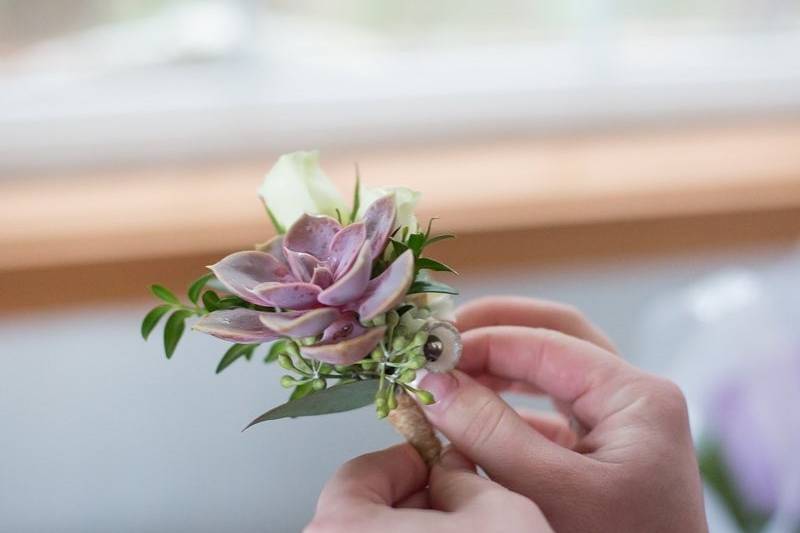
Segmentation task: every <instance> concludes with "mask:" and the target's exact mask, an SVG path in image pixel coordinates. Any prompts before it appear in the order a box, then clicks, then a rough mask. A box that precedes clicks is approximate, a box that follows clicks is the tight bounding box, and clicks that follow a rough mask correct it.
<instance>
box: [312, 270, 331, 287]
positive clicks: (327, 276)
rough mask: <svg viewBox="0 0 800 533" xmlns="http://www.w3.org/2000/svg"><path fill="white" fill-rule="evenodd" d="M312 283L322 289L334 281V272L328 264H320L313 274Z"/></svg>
mask: <svg viewBox="0 0 800 533" xmlns="http://www.w3.org/2000/svg"><path fill="white" fill-rule="evenodd" d="M311 283H313V284H314V285H317V286H319V287H320V288H322V289H327V288H328V287H330V285H331V283H333V273H332V272H331V269H330V268H328V267H326V266H318V267H317V268H315V269H314V273H313V274H312V275H311Z"/></svg>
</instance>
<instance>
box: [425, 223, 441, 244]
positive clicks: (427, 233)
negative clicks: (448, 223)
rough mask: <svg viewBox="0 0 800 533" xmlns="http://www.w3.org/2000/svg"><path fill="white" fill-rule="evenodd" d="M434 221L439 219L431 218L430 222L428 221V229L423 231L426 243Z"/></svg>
mask: <svg viewBox="0 0 800 533" xmlns="http://www.w3.org/2000/svg"><path fill="white" fill-rule="evenodd" d="M434 220H439V217H432V218H431V219H430V220H428V229H426V230H425V240H426V241H427V240H428V237H430V236H431V226H433V221H434Z"/></svg>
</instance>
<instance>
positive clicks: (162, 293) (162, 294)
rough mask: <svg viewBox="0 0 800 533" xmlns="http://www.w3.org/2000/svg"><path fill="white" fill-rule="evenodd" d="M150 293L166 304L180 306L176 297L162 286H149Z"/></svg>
mask: <svg viewBox="0 0 800 533" xmlns="http://www.w3.org/2000/svg"><path fill="white" fill-rule="evenodd" d="M150 291H151V292H152V293H153V294H154V295H155V296H156V298H159V299H161V300H164V301H165V302H167V303H168V304H174V305H180V303H181V302H180V300H178V297H177V296H175V295H174V294H173V293H172V291H171V290H169V289H168V288H166V287H164V286H163V285H158V284H155V285H150Z"/></svg>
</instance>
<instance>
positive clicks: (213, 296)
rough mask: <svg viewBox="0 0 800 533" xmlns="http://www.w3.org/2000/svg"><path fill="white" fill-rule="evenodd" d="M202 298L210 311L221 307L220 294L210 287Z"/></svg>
mask: <svg viewBox="0 0 800 533" xmlns="http://www.w3.org/2000/svg"><path fill="white" fill-rule="evenodd" d="M202 299H203V306H205V308H206V310H208V311H209V312H211V311H216V310H217V309H219V296H217V293H216V292H214V291H212V290H210V289H209V290H207V291H206V292H204V293H203V298H202Z"/></svg>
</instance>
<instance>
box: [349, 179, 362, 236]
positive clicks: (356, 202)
mask: <svg viewBox="0 0 800 533" xmlns="http://www.w3.org/2000/svg"><path fill="white" fill-rule="evenodd" d="M360 208H361V173H360V172H359V170H358V165H356V188H355V190H354V191H353V209H352V210H351V211H350V223H351V224H352V223H353V222H355V221H356V217H358V210H359V209H360Z"/></svg>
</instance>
